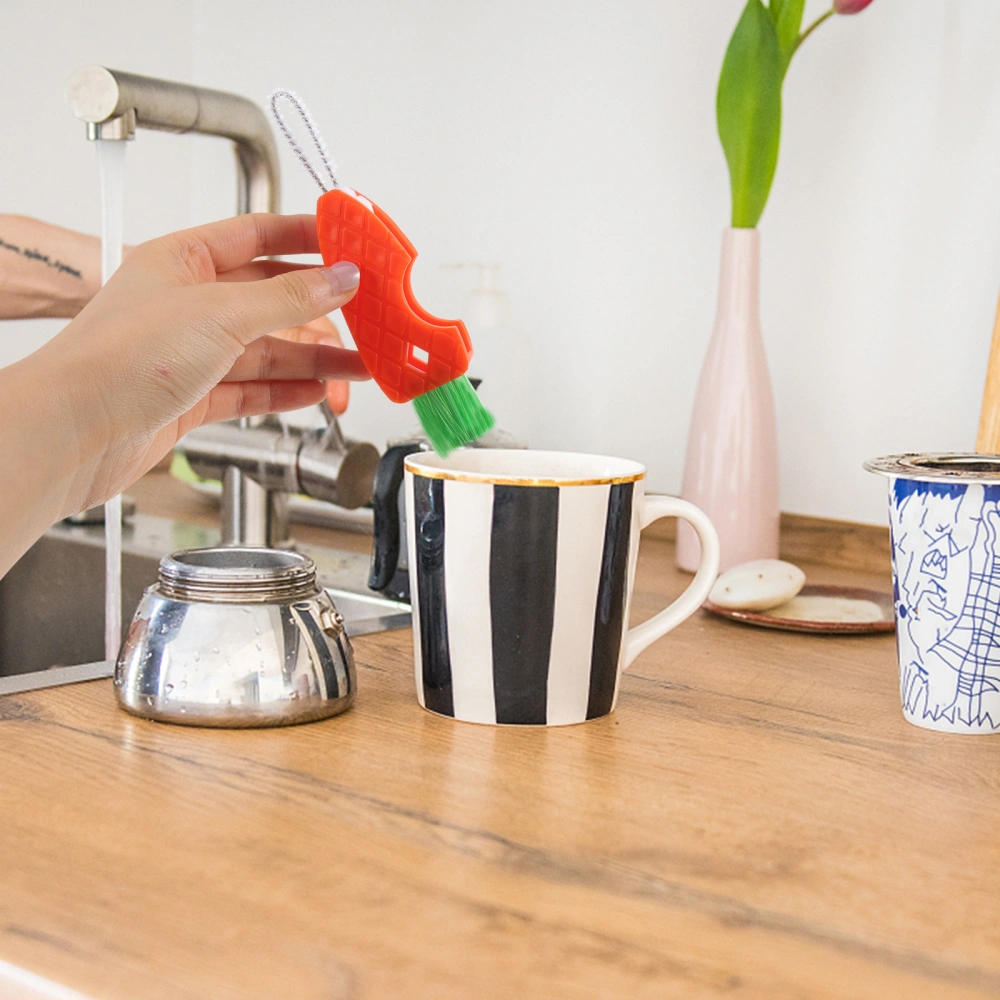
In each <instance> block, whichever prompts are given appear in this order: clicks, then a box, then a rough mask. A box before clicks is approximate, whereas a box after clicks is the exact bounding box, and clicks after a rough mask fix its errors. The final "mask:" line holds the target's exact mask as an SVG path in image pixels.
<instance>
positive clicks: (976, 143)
mask: <svg viewBox="0 0 1000 1000" xmlns="http://www.w3.org/2000/svg"><path fill="white" fill-rule="evenodd" d="M741 5H742V0H713V2H712V3H698V4H693V3H686V2H681V0H666V2H664V0H649V2H639V0H628V2H625V0H609V2H607V3H595V2H584V3H579V2H578V3H570V2H565V3H560V2H555V0H536V2H534V3H527V2H518V0H514V2H508V3H505V4H495V3H486V2H483V0H465V2H458V0H454V2H448V0H424V2H404V0H394V2H388V0H383V2H378V0H323V2H318V0H300V2H299V3H297V4H294V5H291V4H276V3H273V2H270V0H269V2H264V0H241V2H236V0H213V2H212V3H198V2H193V0H189V2H186V3H169V4H166V3H164V4H160V5H156V6H152V5H135V4H133V5H126V4H124V3H120V2H111V0H92V2H91V3H90V4H89V5H88V6H89V11H88V13H87V15H86V18H85V19H84V15H82V14H80V13H79V8H78V7H76V6H75V5H70V4H68V3H66V4H56V5H48V6H49V7H58V8H60V10H61V13H60V16H59V17H55V18H53V17H51V16H47V15H46V14H45V13H44V12H41V11H36V10H25V9H23V8H18V11H17V13H16V14H15V15H14V20H13V23H12V24H11V23H8V24H7V25H5V27H6V28H7V30H6V31H5V32H4V33H3V34H2V35H0V73H2V74H3V77H4V79H5V84H6V87H7V89H6V93H8V94H10V93H11V92H13V93H14V94H15V95H16V94H18V93H24V94H25V95H27V96H26V98H25V99H24V100H23V101H21V100H13V101H12V100H8V101H7V102H5V103H4V105H3V106H2V108H0V122H2V123H3V126H4V134H5V135H7V136H8V137H9V138H10V139H16V143H14V144H13V145H12V146H11V147H9V148H10V150H11V152H10V154H9V155H8V156H7V157H5V158H3V162H0V192H2V194H3V198H2V200H0V210H7V211H25V212H35V213H38V214H41V215H42V216H44V217H46V218H49V219H52V220H56V221H64V222H66V223H67V224H70V225H76V226H79V227H84V228H93V227H94V226H96V179H95V173H96V171H95V170H94V167H93V163H92V160H91V156H92V151H90V150H88V149H86V148H85V146H86V144H85V143H84V142H83V139H82V138H81V137H80V135H79V130H78V128H77V126H76V124H75V123H74V122H73V121H72V120H67V115H68V113H67V112H65V111H64V106H63V104H62V96H61V92H62V88H63V85H64V82H65V78H66V75H67V74H68V72H69V71H70V69H72V68H73V67H74V66H76V65H80V64H83V63H89V62H106V63H108V64H110V65H116V66H119V67H121V68H125V69H131V70H134V71H137V72H142V73H149V74H153V75H163V76H168V77H174V78H179V79H188V80H191V81H192V82H197V83H200V84H203V85H206V86H218V87H223V88H225V89H230V90H235V91H238V92H241V93H244V94H246V95H248V96H250V97H253V98H256V99H258V100H260V101H263V99H264V97H265V95H266V94H267V92H268V91H269V90H271V89H272V88H273V87H275V86H286V87H291V88H292V89H295V90H297V91H298V92H299V93H300V94H301V95H302V96H303V97H304V98H305V99H306V101H307V102H308V103H309V105H310V106H311V108H312V110H313V112H314V114H315V116H316V117H317V119H318V121H319V124H320V126H321V128H322V130H323V132H324V134H325V136H326V138H327V141H328V144H329V145H330V147H331V149H332V151H333V153H334V155H335V157H336V158H337V161H338V164H339V167H340V175H341V179H342V180H343V181H344V182H345V183H347V184H350V185H352V186H356V187H358V188H359V189H360V190H362V191H364V192H365V193H366V194H368V195H369V196H370V197H372V198H373V199H374V200H375V201H376V202H378V203H379V204H380V205H382V206H383V207H384V208H385V209H386V210H387V211H388V212H389V214H390V215H392V216H393V217H394V218H395V219H396V221H397V222H399V223H400V225H401V226H402V227H403V229H404V230H405V231H406V232H407V233H408V234H409V236H410V237H411V239H412V240H413V242H414V243H415V244H416V246H417V248H418V250H419V251H420V254H421V256H420V260H419V261H418V264H417V266H416V269H415V272H414V288H415V290H416V292H417V295H418V297H419V298H420V299H421V301H422V302H423V303H424V304H425V305H426V306H427V307H428V308H429V309H431V310H432V311H434V312H437V313H438V314H439V315H444V316H448V315H458V314H460V312H461V310H462V304H463V300H464V297H465V295H466V293H467V292H468V291H469V289H470V288H471V287H472V276H471V274H469V273H467V272H455V271H449V270H444V269H442V267H441V265H443V264H447V263H454V262H458V261H468V260H497V261H501V262H502V264H503V270H502V271H501V279H502V281H501V283H502V286H503V287H504V289H505V291H506V292H507V293H508V295H509V296H510V299H511V303H512V318H511V324H510V329H509V330H507V331H505V332H504V333H503V335H502V337H501V335H500V334H498V333H496V332H494V331H480V332H478V333H477V332H476V331H473V338H474V340H475V341H476V346H477V359H476V362H475V363H474V365H473V370H474V371H473V373H476V369H478V373H479V374H481V375H483V376H484V377H485V379H486V382H485V384H484V388H483V391H484V393H485V394H486V395H488V396H489V397H490V399H491V402H492V405H493V406H494V408H495V411H496V412H497V416H498V417H499V418H500V421H501V423H502V424H503V425H504V426H507V427H509V428H510V429H512V430H514V431H516V432H519V433H520V434H522V435H523V436H525V437H527V438H528V439H529V440H530V442H531V443H532V444H533V445H535V446H539V447H559V448H574V449H587V450H593V451H605V452H611V453H617V454H623V455H628V456H631V457H635V458H638V459H640V460H642V461H644V462H646V463H647V464H648V466H649V468H650V487H651V488H653V489H658V490H676V489H677V488H678V487H679V485H680V473H681V467H682V461H683V449H684V442H685V437H686V431H687V422H688V415H689V412H690V407H691V404H692V400H693V395H694V387H695V382H696V379H697V375H698V370H699V366H700V363H701V359H702V355H703V353H704V350H705V347H706V345H707V341H708V336H709V332H710V329H711V325H712V318H713V311H714V297H715V282H716V268H717V264H718V249H719V236H720V232H721V229H722V227H723V226H724V225H725V224H726V222H727V215H728V181H727V177H726V172H725V164H724V161H723V158H722V154H721V150H720V149H719V146H718V140H717V138H716V135H715V125H714V94H715V85H716V80H717V73H718V68H719V64H720V61H721V58H722V53H723V51H724V48H725V44H726V41H727V39H728V36H729V33H730V31H731V29H732V26H733V24H734V23H735V20H736V17H737V16H738V12H739V9H740V7H741ZM822 7H823V5H822V4H815V3H813V4H811V5H810V11H811V12H816V11H817V10H820V9H822ZM53 36H54V37H53ZM43 40H44V41H43ZM998 40H1000V5H996V4H994V3H991V2H990V0H948V2H943V3H939V2H933V3H932V2H930V0H876V2H875V3H874V4H873V5H872V7H871V8H869V9H868V10H867V11H866V12H865V13H864V14H862V15H860V16H858V17H855V18H842V19H839V20H836V21H834V22H833V23H831V24H827V25H825V26H824V27H823V28H822V30H821V31H820V32H818V33H817V34H816V35H815V36H814V37H813V38H811V39H810V40H809V42H808V44H807V45H806V46H805V47H804V48H803V50H802V51H801V52H800V54H799V55H798V56H797V57H796V62H795V64H794V66H793V68H792V70H791V73H790V76H789V79H788V83H787V89H786V95H785V97H786V100H785V120H784V140H783V145H782V153H781V162H780V165H779V169H778V175H777V178H776V181H775V186H774V190H773V193H772V199H771V203H770V205H769V207H768V209H767V212H766V213H765V215H764V219H763V226H762V229H763V248H764V268H763V293H762V297H763V322H764V328H765V334H766V339H767V348H768V353H769V356H770V360H771V365H772V371H773V376H774V383H775V395H776V399H777V405H778V412H779V434H780V443H781V454H782V473H783V479H782V506H783V507H784V509H786V510H793V511H798V512H802V513H809V514H817V515H822V516H831V517H843V518H851V519H855V520H865V521H872V522H880V521H882V520H883V485H882V484H881V483H879V482H878V481H876V480H874V479H870V478H869V477H867V476H866V475H865V474H864V473H863V472H861V470H860V464H861V462H862V460H863V459H865V458H866V457H869V456H872V455H875V454H880V453H885V452H891V451H902V450H918V449H919V450H923V449H963V448H969V447H971V446H972V445H973V443H974V440H975V429H976V421H977V415H978V407H979V397H980V393H981V389H982V383H983V376H984V365H985V360H986V355H987V350H988V344H989V333H990V329H991V325H992V315H993V310H994V307H995V304H996V296H997V290H998V277H1000V184H997V183H996V181H995V179H994V176H995V173H996V166H995V164H996V163H997V162H998V160H1000V62H998V61H997V60H996V58H995V52H996V51H997V45H998ZM22 80H24V81H28V82H26V83H21V81H22ZM29 101H30V102H31V111H30V113H29V112H28V111H27V110H25V108H24V106H25V105H27V104H28V103H29ZM129 157H130V165H129V178H128V185H129V203H128V210H129V233H128V235H129V237H130V238H131V239H138V238H144V237H146V236H148V235H152V234H154V233H156V232H159V231H163V230H165V229H169V228H175V227H176V226H178V225H181V224H186V223H188V222H189V221H201V220H204V219H208V218H213V217H219V216H222V215H226V214H228V213H229V212H231V210H232V204H233V168H232V161H231V154H230V153H229V151H228V149H227V148H225V146H224V144H220V143H218V142H213V141H212V140H204V139H200V140H196V139H192V138H190V137H174V136H158V135H153V134H151V133H141V134H140V136H139V139H138V140H137V141H136V142H135V143H134V144H133V147H132V149H130V153H129ZM282 157H283V159H282V168H283V171H284V208H285V210H287V211H309V210H311V208H312V206H313V204H314V199H315V196H316V194H317V193H318V192H317V190H316V189H315V187H314V185H313V182H312V181H311V180H310V179H309V178H308V176H307V175H306V174H305V173H304V171H302V170H301V168H299V166H298V165H297V164H296V163H295V161H294V160H293V158H292V157H291V155H290V154H287V152H286V151H284V150H283V152H282ZM154 161H155V162H154ZM189 162H190V163H191V167H190V169H189V167H188V164H189ZM157 165H159V166H161V167H162V166H166V167H167V169H157ZM25 329H26V326H25V324H18V325H17V326H16V327H14V328H13V332H11V331H9V330H8V331H3V333H2V335H0V352H2V353H0V362H2V361H9V360H11V359H12V357H13V356H14V355H15V354H16V353H17V351H18V348H17V346H16V345H15V346H14V347H11V342H12V341H16V340H21V339H23V342H24V343H27V342H28V341H27V339H26V338H27V335H26V334H25V333H24V330H25ZM412 423H413V418H412V414H411V413H410V412H409V411H403V412H401V411H400V410H399V409H398V408H395V407H393V406H392V405H391V404H389V403H388V402H387V401H386V400H384V398H382V397H381V396H380V394H379V393H378V392H377V390H375V389H374V387H372V386H362V387H360V388H358V389H357V390H356V391H355V394H354V401H353V403H352V407H351V410H350V412H349V413H348V416H347V418H346V419H345V425H346V428H347V430H348V431H349V432H350V433H353V434H355V435H356V436H359V437H365V438H369V439H372V440H375V441H377V442H379V443H382V442H383V441H384V440H385V439H386V438H387V437H391V436H395V435H399V434H401V433H403V432H405V431H406V430H407V429H408V428H409V427H410V426H411V425H412Z"/></svg>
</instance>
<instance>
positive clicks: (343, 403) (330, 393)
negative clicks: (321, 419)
mask: <svg viewBox="0 0 1000 1000" xmlns="http://www.w3.org/2000/svg"><path fill="white" fill-rule="evenodd" d="M326 401H327V404H328V405H329V407H330V409H331V410H333V412H334V413H335V414H336V415H337V416H338V417H341V416H343V415H344V414H345V413H346V412H347V404H348V403H350V401H351V383H350V382H327V383H326Z"/></svg>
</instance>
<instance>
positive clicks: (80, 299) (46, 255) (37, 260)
mask: <svg viewBox="0 0 1000 1000" xmlns="http://www.w3.org/2000/svg"><path fill="white" fill-rule="evenodd" d="M100 286H101V241H100V240H99V239H98V238H97V237H96V236H86V235H85V234H83V233H77V232H74V231H73V230H71V229H63V228H62V227H60V226H53V225H50V224H49V223H47V222H40V221H38V220H37V219H32V218H28V217H27V216H24V215H3V214H0V319H22V318H25V317H32V316H58V317H65V318H70V317H72V316H75V315H76V314H77V313H78V312H79V311H80V310H81V309H82V308H83V307H84V306H85V305H86V304H87V303H88V302H89V301H90V300H91V299H92V298H93V296H94V295H95V294H96V292H97V290H98V289H99V288H100Z"/></svg>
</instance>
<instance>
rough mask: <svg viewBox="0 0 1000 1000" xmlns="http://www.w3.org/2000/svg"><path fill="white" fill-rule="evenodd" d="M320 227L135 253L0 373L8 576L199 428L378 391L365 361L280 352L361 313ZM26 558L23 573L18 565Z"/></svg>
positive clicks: (230, 231) (212, 231)
mask: <svg viewBox="0 0 1000 1000" xmlns="http://www.w3.org/2000/svg"><path fill="white" fill-rule="evenodd" d="M316 252H318V246H317V242H316V226H315V220H314V218H313V217H312V216H308V215H300V216H278V215H243V216H239V217H237V218H235V219H229V220H227V221H225V222H218V223H214V224H212V225H208V226H200V227H198V228H196V229H190V230H186V231H184V232H180V233H174V234H172V235H170V236H165V237H162V238H161V239H157V240H152V241H150V242H149V243H144V244H142V245H141V246H138V247H136V248H135V249H134V250H133V251H132V252H131V253H129V255H128V257H127V259H126V260H125V261H124V262H123V264H122V266H121V267H120V268H119V269H118V271H117V272H116V273H115V275H114V276H113V277H112V278H111V280H110V281H109V282H108V283H107V285H105V287H104V288H103V289H102V290H101V291H100V292H99V293H98V294H97V295H96V296H95V297H94V298H93V300H92V301H91V302H90V303H89V304H88V305H87V306H86V307H85V308H84V309H83V311H82V312H81V313H80V315H79V316H77V318H76V319H74V320H73V321H72V322H71V323H69V324H68V326H67V327H66V328H65V329H64V330H63V331H62V332H61V333H60V334H59V335H58V336H56V337H54V338H53V339H52V340H50V341H49V342H48V343H47V344H46V345H45V346H43V347H42V348H41V349H40V350H38V351H36V352H35V353H34V354H32V355H30V356H29V357H27V358H25V359H24V360H23V361H20V362H18V363H16V364H14V365H10V366H9V367H7V368H5V369H2V370H0V421H2V422H3V426H4V433H3V434H2V435H0V471H2V477H0V509H3V510H4V511H5V518H4V522H2V523H3V527H0V574H2V573H3V572H4V571H5V570H6V568H7V567H9V565H10V564H11V562H12V561H13V559H15V558H17V556H18V555H20V552H22V551H24V549H25V548H27V546H28V545H30V544H31V543H32V542H33V541H34V540H35V538H37V537H38V536H39V535H40V534H41V533H42V532H43V531H44V530H45V529H46V528H47V527H48V525H49V524H51V523H52V522H53V521H54V520H56V519H58V518H60V517H65V516H67V515H69V514H71V513H74V512H75V511H78V510H82V509H84V508H87V507H91V506H94V505H95V504H98V503H102V502H104V501H105V500H107V499H108V498H110V497H112V496H114V495H115V494H116V493H120V492H121V491H122V490H123V489H125V488H126V487H127V486H129V485H130V484H131V483H132V482H134V481H135V480H136V479H138V478H139V477H140V476H141V475H143V473H145V472H146V471H148V470H149V469H150V468H151V467H152V466H153V465H155V464H156V462H157V461H159V459H160V458H161V457H163V455H165V454H166V453H167V452H168V451H169V450H170V449H171V448H172V447H173V446H174V444H175V443H176V442H177V440H178V439H179V438H180V437H182V436H183V435H184V434H186V433H187V432H188V431H189V430H191V429H192V428H194V427H198V426H200V425H201V424H204V423H211V422H213V421H217V420H229V419H232V418H235V417H244V416H251V415H254V414H259V413H270V412H276V411H281V410H289V409H296V408H298V407H302V406H308V405H310V404H312V403H317V402H319V401H320V400H321V399H322V398H323V395H324V387H323V384H322V381H321V380H324V379H334V380H342V379H349V380H359V379H366V378H368V377H369V375H368V371H367V369H366V368H365V366H364V363H363V362H362V360H361V357H360V355H358V354H357V352H355V351H349V350H345V349H343V348H338V347H331V346H328V345H324V344H308V343H295V342H292V341H289V340H282V339H278V338H275V337H269V336H267V334H269V333H270V332H272V331H274V330H288V329H294V328H296V327H301V326H302V325H303V324H308V323H311V322H312V321H314V320H316V319H317V318H318V317H320V316H323V315H325V314H326V313H328V312H332V311H333V310H334V309H337V308H339V307H340V306H341V305H343V303H345V302H347V301H349V300H350V298H351V297H352V296H353V295H354V293H355V291H356V290H357V285H358V280H359V274H358V269H357V268H356V267H355V266H354V265H353V264H350V263H349V262H341V263H339V264H334V265H333V266H332V267H330V268H313V267H308V266H304V265H300V264H290V263H285V262H281V261H272V260H257V259H255V258H260V257H264V256H266V255H270V254H299V253H316ZM12 556H13V558H11V557H12Z"/></svg>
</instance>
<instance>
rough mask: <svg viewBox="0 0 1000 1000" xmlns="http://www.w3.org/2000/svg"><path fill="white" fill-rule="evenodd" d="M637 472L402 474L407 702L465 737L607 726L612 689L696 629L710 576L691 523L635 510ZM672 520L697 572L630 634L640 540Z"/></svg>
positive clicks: (609, 467) (662, 504)
mask: <svg viewBox="0 0 1000 1000" xmlns="http://www.w3.org/2000/svg"><path fill="white" fill-rule="evenodd" d="M645 475H646V470H645V468H643V466H641V465H639V464H638V463H637V462H630V461H627V460H625V459H621V458H603V457H601V456H599V455H575V454H570V453H564V452H543V451H503V450H497V449H486V448H483V449H467V450H463V451H458V452H455V453H453V454H452V455H450V456H449V457H448V458H441V457H440V456H439V455H435V454H434V453H433V452H428V453H421V454H415V455H411V456H409V457H408V458H407V459H406V489H405V493H406V516H407V544H408V546H409V556H410V559H409V563H410V595H411V600H412V602H413V643H414V652H415V660H416V680H417V697H418V698H419V699H420V704H421V705H423V707H424V708H427V709H430V710H431V711H432V712H437V713H439V714H441V715H448V716H452V717H453V718H456V719H462V720H464V721H466V722H486V723H494V724H497V723H498V724H508V725H511V724H512V725H549V726H561V725H569V724H572V723H575V722H584V721H586V720H587V719H596V718H599V717H600V716H602V715H607V714H608V713H609V712H611V710H612V709H613V708H614V706H615V699H616V696H617V693H618V679H619V676H620V674H621V671H622V670H624V669H625V668H626V667H627V666H628V665H629V664H630V663H631V662H632V661H633V660H634V659H635V657H636V656H637V655H638V654H639V653H641V652H642V651H643V650H644V649H645V648H646V647H647V646H648V645H649V644H650V643H651V642H653V641H654V640H656V639H658V638H659V637H660V636H662V635H664V634H665V633H667V632H669V631H670V630H671V629H672V628H674V627H675V626H676V625H679V624H680V623H681V622H682V621H684V619H685V618H687V617H688V616H689V615H691V614H692V613H693V612H694V611H695V610H696V609H697V608H698V607H700V606H701V603H702V602H703V601H704V600H705V598H706V597H707V596H708V592H709V590H710V589H711V587H712V584H713V583H714V581H715V578H716V575H717V574H718V570H719V541H718V537H717V536H716V533H715V529H714V528H713V527H712V523H711V522H710V521H709V519H708V518H707V517H706V516H705V514H703V513H702V512H701V511H700V510H699V509H698V508H697V507H695V506H693V505H692V504H690V503H687V502H685V501H684V500H679V499H677V498H676V497H665V496H653V497H646V496H645V495H644V492H643V480H644V478H645ZM661 517H682V518H684V519H685V520H686V521H688V522H689V523H690V524H691V525H692V527H693V528H694V529H695V531H696V532H697V533H698V537H699V538H700V539H701V549H702V556H701V566H700V568H699V569H698V572H697V574H696V575H695V578H694V580H693V581H692V582H691V584H690V585H689V586H688V588H687V590H685V591H684V593H683V594H682V595H681V596H680V597H679V598H677V600H675V601H674V602H673V604H671V605H670V606H669V607H668V608H666V609H665V610H664V611H661V612H660V613H659V614H657V615H655V616H654V617H652V618H651V619H649V620H648V621H646V622H643V624H641V625H639V626H637V627H636V628H633V629H627V628H626V625H627V622H628V616H629V605H630V603H631V596H632V585H633V582H634V580H635V564H636V556H637V554H638V548H639V532H640V531H641V530H642V529H643V528H644V527H646V525H647V524H650V523H651V522H652V521H655V520H657V519H658V518H661Z"/></svg>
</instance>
